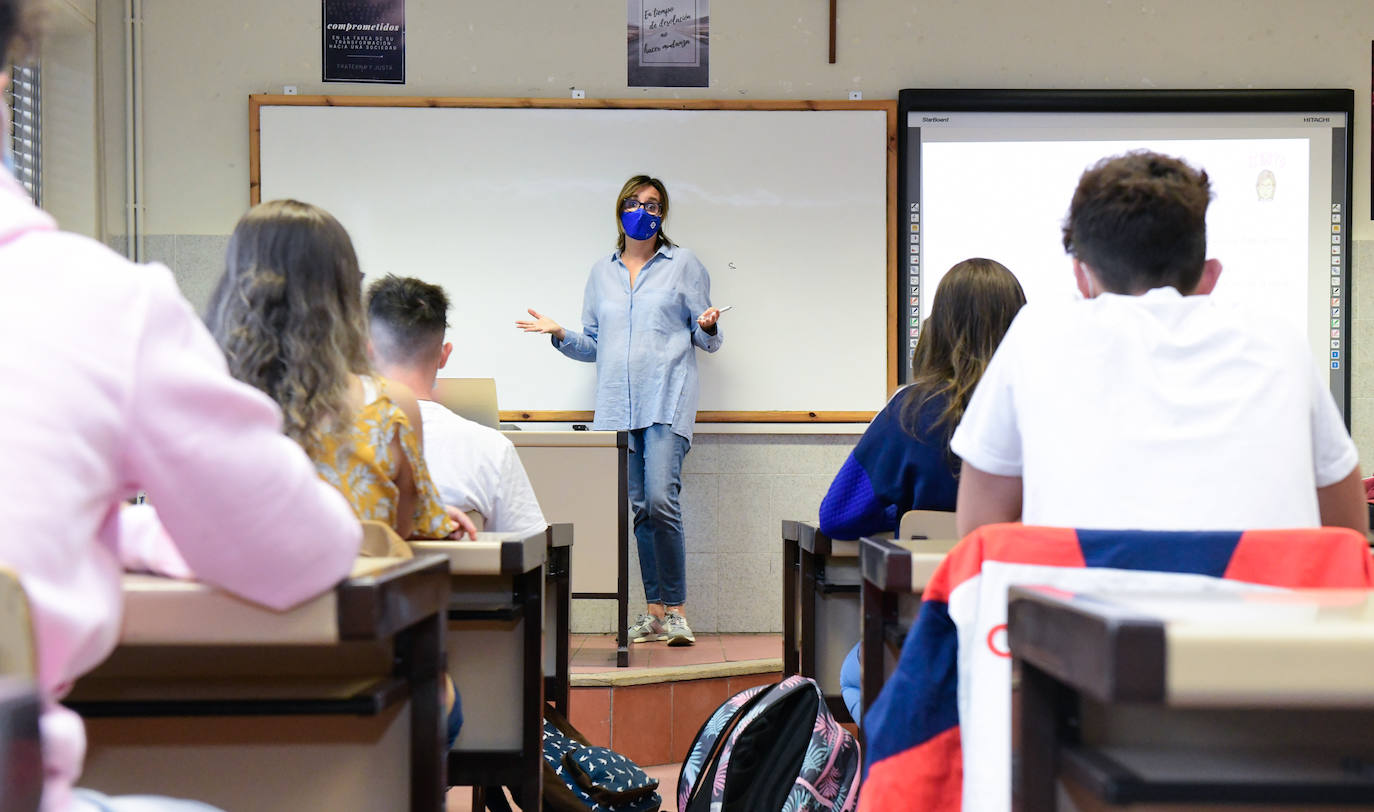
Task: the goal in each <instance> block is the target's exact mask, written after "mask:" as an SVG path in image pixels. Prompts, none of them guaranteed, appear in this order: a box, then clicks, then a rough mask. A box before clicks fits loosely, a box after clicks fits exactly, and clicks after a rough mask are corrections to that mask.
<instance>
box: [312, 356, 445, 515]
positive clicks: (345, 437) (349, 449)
mask: <svg viewBox="0 0 1374 812" xmlns="http://www.w3.org/2000/svg"><path fill="white" fill-rule="evenodd" d="M361 380H362V383H363V401H364V402H365V403H366V404H367V405H366V406H364V407H363V408H362V410H361V411H360V412H358V415H357V416H356V417H355V418H354V420H353V425H352V426H351V427H350V428H349V429H348V430H347V431H343V432H338V433H336V434H327V435H325V437H324V438H323V440H322V441H321V443H320V448H319V450H318V451H317V452H316V453H315V454H314V455H313V457H314V461H315V470H317V471H318V472H319V474H320V478H322V479H323V480H324V481H326V482H328V483H329V484H331V485H333V486H334V487H336V488H338V489H339V490H340V491H341V492H342V493H343V495H344V496H345V497H347V498H348V502H349V504H351V505H352V506H353V512H354V513H357V514H358V518H359V519H373V520H376V521H379V522H386V523H387V524H388V525H390V526H391V527H393V528H394V527H396V524H397V523H396V509H397V505H398V503H399V495H400V491H399V489H397V487H396V476H397V474H398V472H399V470H400V466H401V461H400V460H399V459H392V448H391V441H392V438H394V437H395V436H396V435H397V434H398V433H399V434H400V437H401V450H402V452H403V453H404V454H405V458H406V460H407V461H408V462H409V463H410V470H411V471H412V472H413V473H414V478H415V490H416V497H417V498H416V500H415V536H416V537H417V538H430V539H438V538H445V537H446V536H448V535H449V534H450V533H452V532H453V531H454V530H455V529H457V527H458V525H457V524H456V523H455V522H454V521H453V520H452V519H450V518H449V517H448V514H447V513H445V512H444V504H443V502H442V501H441V499H440V497H439V489H438V488H436V487H435V486H434V481H433V480H431V479H430V478H429V469H428V468H426V467H425V455H424V454H423V453H422V452H421V451H420V444H419V443H418V442H417V441H416V439H415V431H414V429H412V428H411V425H410V419H409V418H407V417H406V414H405V412H403V411H401V407H400V406H397V405H396V402H395V401H393V400H392V399H391V397H390V396H389V395H388V394H387V385H386V380H385V379H384V378H371V377H367V376H363V377H362V379H361Z"/></svg>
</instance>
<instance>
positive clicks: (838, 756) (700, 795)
mask: <svg viewBox="0 0 1374 812" xmlns="http://www.w3.org/2000/svg"><path fill="white" fill-rule="evenodd" d="M859 769H860V756H859V743H858V742H857V741H855V740H854V737H853V736H851V735H849V732H848V731H846V730H845V729H844V728H842V727H840V725H839V723H838V722H836V721H835V718H834V717H833V716H831V715H830V711H829V710H828V709H827V708H826V706H825V697H824V696H822V695H821V690H820V687H819V686H818V685H816V683H815V682H814V681H812V680H810V679H807V678H806V677H800V676H794V677H788V678H787V679H785V680H783V681H782V682H779V683H778V684H776V685H760V686H757V687H754V688H749V689H746V690H744V691H740V692H739V693H737V694H735V695H734V696H732V697H730V698H729V699H727V700H725V704H723V705H721V706H720V707H719V708H717V709H716V711H715V713H713V714H711V718H709V719H707V720H706V723H705V724H704V725H702V726H701V730H699V731H697V735H696V739H694V740H693V741H692V748H691V750H689V751H688V753H687V758H686V759H685V760H684V761H683V763H682V772H681V774H680V775H679V776H678V782H677V793H678V794H677V808H678V812H711V810H720V812H735V810H738V811H739V812H821V810H825V812H832V811H833V812H849V810H853V809H854V808H855V807H856V806H857V805H858V792H859Z"/></svg>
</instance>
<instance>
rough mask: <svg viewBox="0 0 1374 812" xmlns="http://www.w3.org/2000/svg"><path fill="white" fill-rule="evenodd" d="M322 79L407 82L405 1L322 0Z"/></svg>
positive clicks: (398, 83) (328, 80) (334, 80)
mask: <svg viewBox="0 0 1374 812" xmlns="http://www.w3.org/2000/svg"><path fill="white" fill-rule="evenodd" d="M323 3H324V25H323V26H322V29H321V30H322V31H323V38H324V43H323V50H324V81H326V82H385V83H388V84H397V85H403V84H405V81H406V3H405V0H323Z"/></svg>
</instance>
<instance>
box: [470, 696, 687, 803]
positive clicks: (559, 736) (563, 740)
mask: <svg viewBox="0 0 1374 812" xmlns="http://www.w3.org/2000/svg"><path fill="white" fill-rule="evenodd" d="M543 749H544V753H543V758H544V793H543V796H544V797H543V799H542V801H543V808H544V809H546V810H549V812H658V809H659V807H660V806H662V804H663V799H662V798H660V797H659V795H658V792H657V791H656V790H657V789H658V781H656V780H654V779H652V778H650V777H649V776H648V775H646V774H645V773H644V771H643V770H641V769H640V768H639V765H637V764H635V763H634V762H633V761H630V760H629V759H628V758H626V757H625V756H622V755H621V754H619V753H617V752H615V751H614V750H610V749H607V748H605V747H595V746H593V745H591V744H590V743H588V741H587V737H585V736H583V735H582V734H581V733H580V732H579V731H578V730H577V728H575V727H573V726H572V724H571V723H569V722H568V720H567V719H565V718H563V715H562V714H561V713H559V712H558V711H556V710H554V708H553V706H552V705H548V704H545V705H544V748H543ZM516 803H518V804H520V807H521V808H522V809H525V808H531V809H532V808H535V807H534V806H533V805H531V806H529V807H526V805H525V804H524V803H523V802H521V800H520V799H519V798H518V797H517V798H516ZM486 806H487V809H488V810H491V812H511V808H510V804H508V803H506V799H505V795H503V794H502V792H501V788H500V787H491V788H490V789H489V791H488V798H487V802H486Z"/></svg>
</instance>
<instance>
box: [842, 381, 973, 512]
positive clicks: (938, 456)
mask: <svg viewBox="0 0 1374 812" xmlns="http://www.w3.org/2000/svg"><path fill="white" fill-rule="evenodd" d="M908 392H909V390H905V389H904V390H902V391H901V392H898V393H897V394H896V395H895V396H894V397H893V398H892V400H890V401H888V404H887V406H886V407H884V409H883V410H882V411H881V412H879V413H878V416H877V417H875V418H873V422H872V423H870V424H869V426H868V429H867V430H866V431H864V435H863V437H862V438H860V439H859V444H858V445H856V446H855V447H854V450H853V451H852V452H850V454H849V457H848V458H847V459H846V460H845V461H844V465H843V466H842V467H841V468H840V472H839V473H838V474H836V475H835V481H834V482H831V483H830V490H829V491H828V492H827V493H826V495H825V499H823V500H822V501H821V516H820V526H821V532H822V533H825V534H826V535H827V536H830V537H831V538H836V539H856V538H859V537H860V536H863V535H868V534H871V533H879V532H884V531H889V530H890V531H896V529H897V523H898V521H900V520H901V516H902V514H903V513H905V512H907V511H908V510H954V500H955V496H956V495H957V494H958V490H959V485H958V482H957V481H956V479H955V473H956V469H955V468H954V465H956V464H957V461H956V462H953V463H952V462H951V460H952V459H954V458H952V457H951V456H950V454H949V445H948V438H947V435H946V433H945V431H944V429H943V427H939V428H937V427H935V426H934V423H935V420H936V419H937V418H938V417H939V416H940V412H941V411H942V410H943V409H944V408H945V398H944V397H935V398H931V399H930V400H929V401H927V402H926V403H925V404H924V405H923V406H922V407H921V412H920V414H919V415H918V420H917V429H918V431H917V436H915V437H913V436H912V435H910V434H908V433H907V432H906V431H905V430H904V429H903V428H902V426H901V420H900V418H901V411H902V405H903V403H904V401H905V400H906V397H905V396H906V395H907V394H908Z"/></svg>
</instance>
